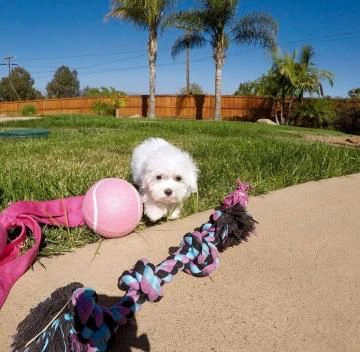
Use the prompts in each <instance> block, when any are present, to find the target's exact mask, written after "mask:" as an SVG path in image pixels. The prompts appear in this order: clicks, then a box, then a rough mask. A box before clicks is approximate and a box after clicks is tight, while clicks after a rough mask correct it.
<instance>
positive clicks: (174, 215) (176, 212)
mask: <svg viewBox="0 0 360 352" xmlns="http://www.w3.org/2000/svg"><path fill="white" fill-rule="evenodd" d="M180 214H181V209H180V208H175V209H174V210H173V211H172V212H171V213H170V214H169V217H168V219H170V220H176V219H179V218H180Z"/></svg>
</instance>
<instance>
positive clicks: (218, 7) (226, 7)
mask: <svg viewBox="0 0 360 352" xmlns="http://www.w3.org/2000/svg"><path fill="white" fill-rule="evenodd" d="M198 3H199V6H198V8H195V9H191V10H188V11H180V12H178V13H177V14H174V15H173V16H170V19H169V23H172V24H173V25H175V26H181V27H182V28H188V29H190V30H193V31H195V32H196V33H197V34H199V35H200V36H201V37H202V38H203V39H202V41H201V43H202V44H204V43H205V42H209V43H210V45H211V47H212V50H213V58H214V61H215V120H221V84H222V82H221V80H222V69H223V66H224V62H225V56H226V51H227V49H228V47H229V44H230V42H231V41H234V42H236V43H238V44H240V45H259V46H260V47H263V48H270V49H272V48H274V46H275V37H276V34H277V30H278V26H277V24H276V22H275V21H274V20H273V18H272V17H271V16H270V15H268V14H265V13H251V14H249V15H247V16H244V17H242V18H240V19H239V20H236V12H237V8H238V4H239V0H198Z"/></svg>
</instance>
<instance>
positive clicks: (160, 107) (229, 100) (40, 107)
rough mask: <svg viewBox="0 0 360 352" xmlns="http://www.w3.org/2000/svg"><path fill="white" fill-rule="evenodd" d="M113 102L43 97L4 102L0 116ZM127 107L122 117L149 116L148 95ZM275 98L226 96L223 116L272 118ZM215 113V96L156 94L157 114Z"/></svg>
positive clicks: (132, 100) (55, 111) (205, 115)
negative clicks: (26, 107) (26, 109)
mask: <svg viewBox="0 0 360 352" xmlns="http://www.w3.org/2000/svg"><path fill="white" fill-rule="evenodd" d="M97 100H102V101H109V99H107V98H97V97H79V98H66V99H43V100H29V101H21V102H2V103H0V115H1V114H2V115H6V114H10V115H16V114H20V113H21V109H22V107H23V106H24V105H28V104H31V105H34V106H35V107H36V108H37V111H38V113H39V114H61V113H80V114H86V113H91V106H92V105H93V104H94V102H95V101H97ZM124 101H125V106H124V107H123V108H120V109H118V111H117V114H118V116H120V117H131V116H147V113H148V108H149V96H148V95H134V96H132V95H130V96H125V97H124ZM272 105H273V104H272V99H271V98H262V97H239V96H223V97H222V116H223V118H224V119H226V120H254V119H257V118H260V117H270V116H271V112H272ZM214 115H215V98H214V96H211V95H197V96H180V95H158V96H156V116H158V117H164V118H166V117H169V118H186V119H198V120H203V119H204V120H209V119H213V117H214Z"/></svg>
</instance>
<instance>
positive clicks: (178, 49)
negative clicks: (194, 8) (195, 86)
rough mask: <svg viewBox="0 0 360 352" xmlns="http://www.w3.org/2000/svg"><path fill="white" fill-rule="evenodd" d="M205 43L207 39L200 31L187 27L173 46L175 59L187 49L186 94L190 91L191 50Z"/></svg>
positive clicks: (172, 53)
mask: <svg viewBox="0 0 360 352" xmlns="http://www.w3.org/2000/svg"><path fill="white" fill-rule="evenodd" d="M204 44H205V40H204V38H203V37H202V36H201V34H200V33H198V32H195V31H192V30H190V29H185V32H184V33H183V34H182V35H181V36H179V37H178V38H177V39H176V40H175V42H174V44H173V46H172V48H171V56H172V58H173V59H175V58H176V57H177V56H178V55H179V54H180V53H182V52H183V51H185V53H186V54H185V55H186V61H185V66H186V69H185V72H186V74H185V80H186V86H185V94H188V93H189V92H190V50H191V49H194V48H196V47H201V46H203V45H204Z"/></svg>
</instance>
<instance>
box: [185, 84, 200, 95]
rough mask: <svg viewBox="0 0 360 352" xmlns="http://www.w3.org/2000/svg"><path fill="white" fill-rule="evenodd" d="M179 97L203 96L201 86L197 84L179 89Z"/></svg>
mask: <svg viewBox="0 0 360 352" xmlns="http://www.w3.org/2000/svg"><path fill="white" fill-rule="evenodd" d="M179 93H180V94H181V95H202V94H205V93H204V91H203V89H202V88H201V86H200V85H199V84H197V83H191V84H190V85H189V87H184V88H181V89H180V92H179Z"/></svg>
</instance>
